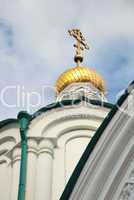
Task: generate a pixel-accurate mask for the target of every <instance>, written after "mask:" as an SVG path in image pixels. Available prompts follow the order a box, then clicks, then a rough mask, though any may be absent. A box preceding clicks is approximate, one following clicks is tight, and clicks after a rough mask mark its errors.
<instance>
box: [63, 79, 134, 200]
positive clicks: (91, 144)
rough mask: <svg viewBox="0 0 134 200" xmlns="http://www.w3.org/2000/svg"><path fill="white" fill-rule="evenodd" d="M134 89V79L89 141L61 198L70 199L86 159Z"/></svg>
mask: <svg viewBox="0 0 134 200" xmlns="http://www.w3.org/2000/svg"><path fill="white" fill-rule="evenodd" d="M133 89H134V81H133V82H132V83H131V84H130V85H129V87H128V88H127V89H126V90H125V92H124V94H123V95H122V96H121V97H120V98H119V100H118V101H117V103H116V104H115V105H114V106H113V108H112V110H111V111H110V112H109V114H108V115H107V117H106V118H105V119H104V121H103V122H102V124H101V125H100V127H99V128H98V129H97V131H96V133H95V135H94V136H93V138H92V139H91V141H90V142H89V144H88V146H87V148H86V150H85V151H84V153H83V155H82V157H81V159H80V160H79V162H78V164H77V166H76V168H75V170H74V172H73V174H72V176H71V178H70V179H69V181H68V183H67V185H66V187H65V190H64V192H63V194H62V196H61V198H60V200H69V197H70V195H71V193H72V191H73V189H74V187H75V185H76V183H77V180H78V178H79V176H80V174H81V172H82V170H83V168H84V166H85V164H86V161H87V160H88V159H89V157H90V155H91V153H92V151H93V149H94V148H95V146H96V144H97V142H98V140H99V139H100V137H101V135H102V134H103V132H104V130H105V128H106V127H107V126H108V124H109V123H110V121H111V120H112V118H113V117H114V115H115V114H116V112H117V111H118V109H119V107H120V106H121V105H122V104H123V102H124V101H125V100H126V98H127V97H128V96H129V94H130V92H131V91H132V90H133Z"/></svg>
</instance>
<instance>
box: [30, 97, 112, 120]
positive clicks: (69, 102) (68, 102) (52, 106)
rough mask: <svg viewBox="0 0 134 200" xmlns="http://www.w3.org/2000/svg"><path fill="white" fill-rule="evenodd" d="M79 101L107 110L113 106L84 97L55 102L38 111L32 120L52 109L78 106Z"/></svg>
mask: <svg viewBox="0 0 134 200" xmlns="http://www.w3.org/2000/svg"><path fill="white" fill-rule="evenodd" d="M81 101H85V102H87V103H91V104H92V105H96V106H102V107H105V108H109V109H112V108H113V104H111V103H108V102H102V101H98V100H90V99H88V98H86V97H82V98H81V99H75V100H63V101H60V102H55V103H53V104H49V105H48V106H45V107H43V108H41V109H39V110H38V111H36V112H35V113H34V114H33V115H32V119H34V118H36V117H37V116H39V115H41V114H42V113H44V112H47V111H50V110H52V109H56V108H59V107H62V106H69V105H76V104H79V103H80V102H81Z"/></svg>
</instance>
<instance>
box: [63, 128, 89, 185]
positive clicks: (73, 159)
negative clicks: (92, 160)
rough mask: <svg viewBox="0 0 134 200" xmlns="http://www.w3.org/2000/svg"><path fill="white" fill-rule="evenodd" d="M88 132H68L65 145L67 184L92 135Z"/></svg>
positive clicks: (86, 130)
mask: <svg viewBox="0 0 134 200" xmlns="http://www.w3.org/2000/svg"><path fill="white" fill-rule="evenodd" d="M89 133H90V130H88V129H85V130H81V129H79V130H74V131H70V135H71V136H70V137H69V139H68V140H67V141H66V143H65V159H64V160H65V182H66V183H67V182H68V180H69V178H70V176H71V174H72V172H73V170H74V169H75V167H76V165H77V163H78V161H79V160H80V158H81V156H82V154H83V152H84V150H85V148H86V146H87V145H88V143H89V141H90V139H91V138H92V135H90V134H89Z"/></svg>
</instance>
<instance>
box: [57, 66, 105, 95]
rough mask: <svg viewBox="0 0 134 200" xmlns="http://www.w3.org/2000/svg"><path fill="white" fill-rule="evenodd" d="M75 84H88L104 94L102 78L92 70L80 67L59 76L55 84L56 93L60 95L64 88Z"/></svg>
mask: <svg viewBox="0 0 134 200" xmlns="http://www.w3.org/2000/svg"><path fill="white" fill-rule="evenodd" d="M76 82H90V83H91V84H92V85H93V86H94V87H96V88H98V89H99V90H100V91H101V92H103V93H104V92H105V83H104V80H103V79H102V77H101V76H100V75H99V74H98V73H97V72H96V71H95V70H94V69H91V68H88V67H81V66H78V67H74V68H71V69H69V70H67V71H65V72H64V73H63V74H61V75H60V77H59V78H58V80H57V82H56V89H57V92H58V93H60V92H61V91H62V90H63V89H64V88H65V87H67V86H68V85H70V84H71V83H76Z"/></svg>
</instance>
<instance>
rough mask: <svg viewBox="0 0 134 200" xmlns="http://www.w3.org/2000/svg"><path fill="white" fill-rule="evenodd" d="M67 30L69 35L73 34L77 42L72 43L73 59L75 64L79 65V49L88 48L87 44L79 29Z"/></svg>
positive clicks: (80, 57) (81, 59)
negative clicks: (74, 49) (74, 51)
mask: <svg viewBox="0 0 134 200" xmlns="http://www.w3.org/2000/svg"><path fill="white" fill-rule="evenodd" d="M68 32H69V34H70V36H73V37H74V38H75V39H76V41H77V43H76V44H74V47H75V48H76V55H75V57H74V60H75V62H76V63H77V66H79V65H80V62H82V61H83V57H82V55H81V51H83V50H84V49H89V45H88V44H87V42H86V40H85V38H84V36H83V34H82V33H81V31H80V30H79V29H72V30H68Z"/></svg>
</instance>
